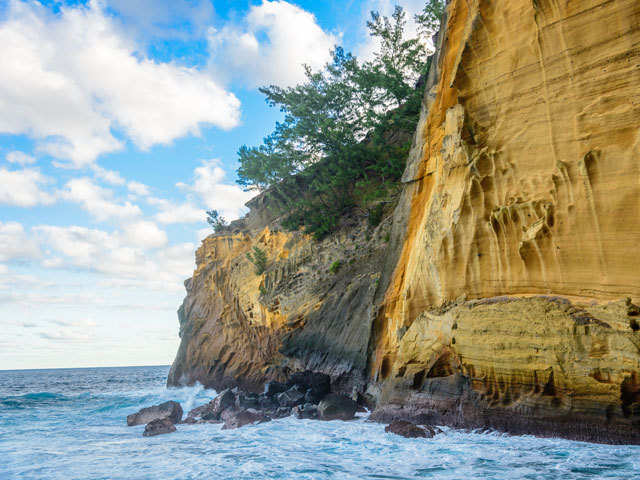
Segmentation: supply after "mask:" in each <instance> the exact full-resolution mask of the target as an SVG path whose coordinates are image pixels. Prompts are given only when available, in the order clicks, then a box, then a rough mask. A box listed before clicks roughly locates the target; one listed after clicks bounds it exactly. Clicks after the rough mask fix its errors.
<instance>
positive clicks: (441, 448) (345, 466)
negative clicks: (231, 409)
mask: <svg viewBox="0 0 640 480" xmlns="http://www.w3.org/2000/svg"><path fill="white" fill-rule="evenodd" d="M168 370H169V368H168V367H129V368H88V369H69V370H28V371H0V479H1V480H8V479H56V480H57V479H64V480H71V479H82V480H86V479H127V480H129V479H153V480H160V479H167V480H169V479H295V480H300V479H313V480H316V479H413V478H432V479H439V480H445V479H464V480H471V479H482V480H484V479H505V480H518V479H536V480H537V479H545V480H550V479H562V480H569V479H591V478H597V479H601V478H602V479H604V478H618V479H625V480H629V479H634V478H638V479H640V447H635V446H609V445H596V444H590V443H582V442H572V441H567V440H560V439H540V438H535V437H531V436H521V437H518V436H509V435H503V434H498V433H489V434H486V433H484V434H480V433H468V432H462V431H455V430H451V429H445V432H444V433H443V434H440V435H437V436H436V437H435V438H433V439H428V440H426V439H405V438H402V437H398V436H394V435H391V434H387V433H385V432H384V426H383V425H378V424H375V423H370V422H366V421H365V419H364V418H360V419H358V420H355V421H351V422H340V421H334V422H318V421H313V420H296V419H293V418H285V419H281V420H275V421H272V422H268V423H264V424H261V425H256V426H247V427H244V428H241V429H238V430H224V431H223V430H221V426H220V425H213V424H207V425H178V431H177V432H176V433H172V434H169V435H160V436H157V437H151V438H145V437H143V436H142V431H143V429H144V427H143V426H137V427H127V426H126V416H127V415H128V414H130V413H133V412H136V411H137V410H138V409H140V408H142V407H146V406H149V405H153V404H157V403H160V402H163V401H166V400H177V401H179V402H180V403H181V404H182V407H183V409H184V410H185V413H186V412H187V411H188V410H189V409H191V408H193V407H195V406H197V405H200V404H202V403H204V402H206V401H208V400H209V399H211V398H212V397H214V396H215V392H214V391H212V390H204V389H203V388H202V387H193V388H183V389H167V388H165V386H164V385H165V380H166V377H167V373H168Z"/></svg>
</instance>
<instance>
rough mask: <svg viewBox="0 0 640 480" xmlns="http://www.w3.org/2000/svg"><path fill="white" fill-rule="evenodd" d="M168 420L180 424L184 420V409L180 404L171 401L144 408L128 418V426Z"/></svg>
mask: <svg viewBox="0 0 640 480" xmlns="http://www.w3.org/2000/svg"><path fill="white" fill-rule="evenodd" d="M163 418H168V419H169V421H170V422H171V423H179V422H180V420H182V407H181V406H180V404H179V403H178V402H174V401H169V402H164V403H161V404H160V405H154V406H152V407H147V408H143V409H142V410H140V411H139V412H137V413H132V414H131V415H128V416H127V425H129V426H130V427H132V426H134V425H144V424H147V423H150V422H152V421H154V420H160V419H163Z"/></svg>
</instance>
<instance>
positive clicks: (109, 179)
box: [91, 165, 126, 186]
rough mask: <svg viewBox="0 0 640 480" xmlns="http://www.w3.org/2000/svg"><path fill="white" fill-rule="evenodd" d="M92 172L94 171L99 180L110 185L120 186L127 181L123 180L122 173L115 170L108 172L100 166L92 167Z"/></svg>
mask: <svg viewBox="0 0 640 480" xmlns="http://www.w3.org/2000/svg"><path fill="white" fill-rule="evenodd" d="M91 170H93V173H94V175H95V176H96V178H99V179H100V180H102V181H104V182H106V183H108V184H109V185H117V186H120V185H124V184H125V183H126V180H125V179H124V178H122V175H120V173H118V172H116V171H115V170H107V169H105V168H102V167H101V166H99V165H92V166H91Z"/></svg>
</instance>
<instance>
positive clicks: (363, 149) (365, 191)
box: [238, 0, 444, 238]
mask: <svg viewBox="0 0 640 480" xmlns="http://www.w3.org/2000/svg"><path fill="white" fill-rule="evenodd" d="M443 3H444V2H443V1H442V0H431V1H429V2H428V3H427V5H426V7H425V9H424V11H423V13H422V14H421V15H418V16H417V17H416V21H418V22H419V23H420V24H421V25H422V30H421V34H420V35H418V36H414V37H408V35H407V29H406V23H407V22H406V14H405V12H404V11H403V9H402V8H400V7H396V9H395V11H394V13H393V15H392V16H391V18H389V17H383V16H381V15H380V14H378V13H376V12H372V13H371V19H370V20H369V22H367V26H368V28H369V33H370V35H371V36H372V37H373V38H374V39H375V41H376V43H377V45H378V48H377V51H376V52H375V54H374V55H373V57H372V58H371V59H370V60H366V61H359V60H358V59H357V58H356V57H355V56H353V55H352V54H351V53H347V52H345V50H344V49H343V48H342V47H336V48H335V49H334V51H333V52H332V53H333V61H332V62H331V63H329V64H327V65H326V66H325V68H324V69H323V70H321V71H317V72H314V71H312V70H311V69H309V68H307V71H306V73H307V78H306V81H305V82H304V83H302V84H299V85H296V86H294V87H287V88H283V87H278V86H275V85H272V86H268V87H264V88H261V89H260V91H261V92H262V93H264V94H265V96H266V100H267V102H268V104H269V105H271V106H273V107H279V108H280V110H281V111H282V112H283V113H284V119H283V121H282V122H279V123H277V124H276V126H275V129H274V131H273V133H271V134H270V135H269V136H268V137H266V138H265V139H264V142H263V144H262V145H259V146H256V147H247V146H242V147H241V148H240V150H239V152H238V155H239V162H240V168H239V169H238V183H240V184H241V185H243V186H245V187H247V188H257V189H267V188H274V189H278V190H279V193H280V194H281V196H282V197H283V198H284V199H285V200H286V202H287V208H286V211H287V212H288V213H287V216H286V218H285V220H284V222H283V225H284V227H286V228H288V229H291V230H295V229H298V228H300V227H304V229H305V231H307V232H308V233H311V234H313V235H314V237H316V238H322V237H323V236H325V235H326V234H328V233H330V232H331V231H333V230H334V229H335V228H336V226H337V225H338V221H339V219H340V217H341V216H342V215H343V214H344V213H345V212H346V211H348V210H350V209H352V208H353V207H360V208H361V209H363V210H367V211H368V212H369V213H370V211H369V208H370V207H371V206H373V205H375V202H376V200H379V199H382V198H385V197H387V196H388V195H390V194H392V193H394V192H395V191H396V190H397V182H398V180H399V178H400V176H401V174H402V172H403V170H404V166H405V158H406V156H407V153H408V150H409V147H410V142H411V138H412V134H413V132H414V131H415V128H416V124H417V121H418V116H419V112H420V105H421V100H422V95H423V91H422V88H421V83H422V82H420V81H419V80H420V78H421V77H422V76H423V75H424V74H425V72H426V70H427V66H428V57H427V53H428V51H427V46H426V37H427V36H428V35H430V34H432V33H433V31H434V30H435V29H436V28H437V26H438V20H439V18H440V15H441V13H442V10H443ZM293 176H297V177H298V181H291V179H292V177H293ZM300 177H301V178H302V181H300ZM292 186H293V188H292ZM301 187H302V188H301ZM378 213H379V212H378Z"/></svg>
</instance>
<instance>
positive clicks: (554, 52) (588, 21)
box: [378, 0, 640, 366]
mask: <svg viewBox="0 0 640 480" xmlns="http://www.w3.org/2000/svg"><path fill="white" fill-rule="evenodd" d="M448 11H449V18H448V29H447V37H446V39H445V40H444V47H445V54H444V56H443V57H442V58H441V72H440V75H441V76H440V79H439V83H438V85H437V87H436V91H435V100H433V101H432V105H431V108H430V111H429V117H428V121H427V122H426V124H425V127H424V129H423V131H422V139H423V142H424V145H423V150H422V156H421V159H420V164H419V170H418V174H417V175H416V178H418V179H419V180H418V182H419V186H418V187H417V191H416V193H415V195H414V198H413V199H412V205H411V214H410V216H409V217H410V221H409V225H408V228H407V235H406V240H405V243H404V247H403V252H402V256H401V260H400V262H399V264H398V265H397V267H396V270H395V273H394V278H393V281H392V283H391V286H390V288H389V290H388V292H387V296H386V299H385V302H384V311H383V312H382V314H381V315H382V316H383V317H384V318H385V319H386V320H385V321H386V322H387V334H388V336H389V337H391V338H388V339H385V340H383V342H382V343H383V345H381V348H382V349H383V350H385V349H386V350H387V353H389V354H391V355H393V351H394V350H395V349H396V348H397V345H396V342H395V341H394V339H393V338H392V337H393V331H394V330H396V329H397V328H398V327H401V326H403V325H404V326H406V324H407V323H410V322H411V321H412V320H413V319H414V318H416V316H417V315H418V314H419V313H420V312H422V311H423V310H425V309H427V308H429V307H431V306H434V305H436V306H437V305H440V304H442V303H443V302H447V301H452V300H455V299H456V298H458V297H460V296H466V298H483V297H492V296H498V295H530V294H550V293H553V294H556V295H565V296H570V297H576V298H588V299H597V300H599V301H600V300H615V299H619V298H621V297H625V296H630V297H632V298H634V299H638V298H640V279H639V278H638V271H639V270H640V256H638V255H636V254H635V249H636V248H637V246H638V245H640V221H639V220H640V2H637V1H636V0H616V1H604V0H584V1H579V2H575V1H568V0H564V1H547V0H543V1H540V0H539V1H531V0H510V1H508V2H506V1H503V2H490V1H478V0H475V1H468V0H465V1H453V2H451V3H450V5H449V10H448ZM378 360H379V361H380V359H378ZM379 361H378V366H379Z"/></svg>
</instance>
